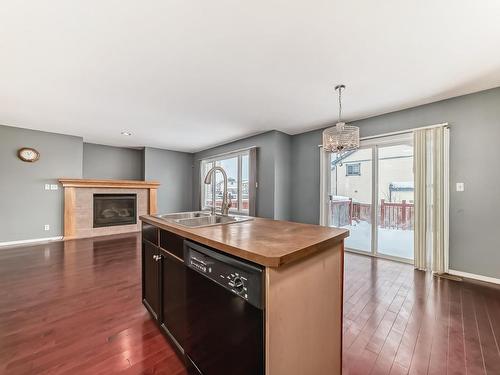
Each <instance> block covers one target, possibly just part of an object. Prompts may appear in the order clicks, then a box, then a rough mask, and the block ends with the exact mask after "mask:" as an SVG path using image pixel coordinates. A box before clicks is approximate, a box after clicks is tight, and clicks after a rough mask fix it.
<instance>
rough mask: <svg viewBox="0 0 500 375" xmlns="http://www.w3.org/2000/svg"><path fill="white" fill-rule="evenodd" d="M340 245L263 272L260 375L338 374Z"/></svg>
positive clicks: (342, 262) (340, 278)
mask: <svg viewBox="0 0 500 375" xmlns="http://www.w3.org/2000/svg"><path fill="white" fill-rule="evenodd" d="M343 264H344V242H343V240H341V241H340V242H339V243H337V244H335V245H334V246H332V247H331V248H330V249H327V250H325V251H322V252H320V253H318V254H315V255H313V256H311V257H309V258H305V259H302V260H300V261H297V262H294V263H290V264H288V265H284V266H282V267H279V268H270V267H268V268H266V323H265V325H266V326H265V329H266V374H267V375H303V374H315V375H340V374H341V372H342V302H343V301H342V299H343V280H344V267H343Z"/></svg>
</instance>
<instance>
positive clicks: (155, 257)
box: [153, 255, 161, 262]
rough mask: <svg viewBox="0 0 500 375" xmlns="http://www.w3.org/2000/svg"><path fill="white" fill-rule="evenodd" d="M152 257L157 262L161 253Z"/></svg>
mask: <svg viewBox="0 0 500 375" xmlns="http://www.w3.org/2000/svg"><path fill="white" fill-rule="evenodd" d="M153 259H154V260H156V261H157V262H158V261H159V260H160V259H161V255H153Z"/></svg>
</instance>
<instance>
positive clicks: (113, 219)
mask: <svg viewBox="0 0 500 375" xmlns="http://www.w3.org/2000/svg"><path fill="white" fill-rule="evenodd" d="M136 210H137V195H136V194H94V228H99V227H110V226H114V225H128V224H136V223H137V214H136Z"/></svg>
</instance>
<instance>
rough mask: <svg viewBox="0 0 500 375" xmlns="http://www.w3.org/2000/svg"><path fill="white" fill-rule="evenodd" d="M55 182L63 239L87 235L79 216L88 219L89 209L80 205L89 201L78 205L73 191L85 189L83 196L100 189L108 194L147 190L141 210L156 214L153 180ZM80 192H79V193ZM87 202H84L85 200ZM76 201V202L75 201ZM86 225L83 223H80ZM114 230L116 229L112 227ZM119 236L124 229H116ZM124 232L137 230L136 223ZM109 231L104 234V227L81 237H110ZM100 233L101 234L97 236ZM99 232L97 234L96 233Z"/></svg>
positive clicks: (155, 193)
mask: <svg viewBox="0 0 500 375" xmlns="http://www.w3.org/2000/svg"><path fill="white" fill-rule="evenodd" d="M59 182H60V183H61V185H62V186H63V187H64V238H65V239H71V238H79V237H81V236H82V234H81V233H90V232H89V228H88V223H86V221H85V220H83V219H82V213H83V214H85V215H86V216H88V215H87V214H88V213H89V211H90V212H91V210H92V209H93V208H92V207H90V206H89V207H86V208H82V204H83V205H85V206H88V205H89V203H90V202H81V201H78V199H79V198H78V197H79V196H80V194H78V193H77V190H78V191H80V190H81V189H86V190H83V191H86V192H87V193H86V194H90V192H91V191H94V192H95V191H97V190H98V191H101V190H103V189H105V190H107V189H110V191H115V190H127V189H128V190H134V191H137V192H139V191H144V190H143V189H145V190H147V194H146V197H147V203H146V197H145V196H144V195H143V194H144V193H141V196H143V197H144V198H142V199H143V202H144V203H145V204H146V207H144V208H143V212H144V211H147V213H148V214H149V215H154V214H156V213H157V195H158V187H159V186H160V183H159V182H157V181H137V180H97V179H82V178H60V179H59ZM83 191H82V192H83ZM87 200H88V199H87ZM77 201H78V202H77ZM83 223H86V224H83ZM82 225H83V226H84V227H87V228H84V230H81V229H82V228H81V226H82ZM116 228H118V227H116ZM117 230H118V231H119V232H120V233H123V231H124V230H125V228H121V229H120V228H119V229H117ZM127 230H129V231H130V230H135V231H138V230H140V226H139V224H137V225H136V226H129V227H127ZM110 231H111V229H109V228H108V230H107V231H105V229H104V228H102V230H99V229H97V228H96V229H93V230H92V231H91V232H92V233H94V234H87V235H83V236H89V235H102V234H112V233H111V232H110ZM101 232H102V233H101ZM97 233H99V234H97Z"/></svg>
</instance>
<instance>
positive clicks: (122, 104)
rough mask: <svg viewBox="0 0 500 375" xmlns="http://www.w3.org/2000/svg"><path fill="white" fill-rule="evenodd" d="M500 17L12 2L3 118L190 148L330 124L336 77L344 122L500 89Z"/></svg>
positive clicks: (492, 9) (450, 11) (357, 9)
mask: <svg viewBox="0 0 500 375" xmlns="http://www.w3.org/2000/svg"><path fill="white" fill-rule="evenodd" d="M499 19H500V2H499V1H498V0H484V1H482V2H480V3H478V2H472V1H468V2H467V1H461V2H457V1H453V0H443V1H428V2H422V1H418V0H412V1H396V0H391V1H385V2H373V1H368V0H354V1H335V0H334V1H329V2H328V1H316V0H313V1H306V0H300V1H293V2H290V1H289V2H276V1H271V2H265V1H257V2H255V1H254V2H245V3H244V4H243V3H241V2H234V1H228V0H216V1H210V2H206V1H205V2H204V1H196V0H195V1H152V2H146V3H144V2H137V1H131V0H123V1H120V2H119V3H117V2H102V1H95V0H91V1H89V0H86V1H83V0H76V1H71V2H68V1H56V2H54V1H46V0H45V1H43V0H42V1H36V2H32V3H30V5H29V6H26V4H24V3H22V2H15V1H6V2H5V3H4V4H2V12H1V13H0V61H1V63H0V82H1V84H0V123H1V124H5V125H11V126H19V127H25V128H31V129H39V130H45V131H51V132H58V133H64V134H72V135H78V136H83V137H84V140H85V141H87V142H94V143H103V144H110V145H117V146H143V145H146V146H152V147H160V148H167V149H173V150H181V151H196V150H200V149H204V148H207V147H210V146H213V145H214V144H220V143H224V142H226V141H230V140H233V139H237V138H241V137H244V136H246V135H249V134H255V133H258V132H262V131H266V130H272V129H277V130H281V131H284V132H287V133H290V134H295V133H300V132H303V131H307V130H311V129H315V128H321V127H325V126H328V125H331V124H333V123H335V121H336V118H337V114H336V106H335V97H334V95H332V83H334V82H348V84H349V95H348V97H346V100H345V101H344V103H343V109H344V112H343V113H344V117H345V121H346V122H350V121H352V120H355V119H359V118H365V117H369V116H372V115H377V114H381V113H386V112H390V111H395V110H399V109H403V108H408V107H413V106H416V105H420V104H425V103H429V102H433V101H437V100H441V99H446V98H449V97H453V96H458V95H463V94H467V93H471V92H475V91H480V90H484V89H488V88H492V87H496V86H500V49H499V48H498V46H499V45H500V22H498V20H499ZM381 87H383V90H380V88H381ZM123 129H127V132H131V133H132V134H133V135H134V136H133V137H124V136H122V135H121V132H122V130H123Z"/></svg>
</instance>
